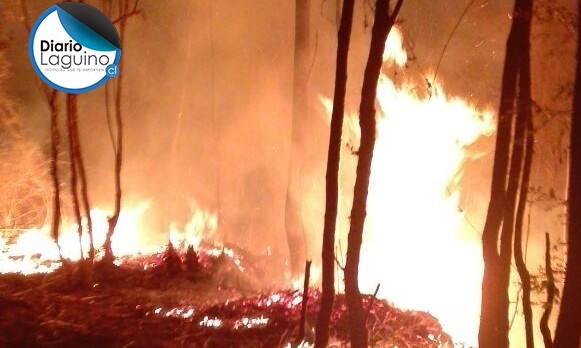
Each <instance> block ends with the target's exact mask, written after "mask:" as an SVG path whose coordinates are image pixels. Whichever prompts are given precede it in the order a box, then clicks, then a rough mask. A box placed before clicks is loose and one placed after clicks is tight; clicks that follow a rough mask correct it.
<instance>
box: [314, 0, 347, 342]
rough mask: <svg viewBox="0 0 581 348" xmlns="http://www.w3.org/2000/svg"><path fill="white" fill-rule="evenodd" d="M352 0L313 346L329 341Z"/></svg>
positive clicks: (338, 86)
mask: <svg viewBox="0 0 581 348" xmlns="http://www.w3.org/2000/svg"><path fill="white" fill-rule="evenodd" d="M354 4H355V0H345V3H344V4H343V10H342V15H341V24H340V25H339V33H338V42H337V65H336V67H335V93H334V96H333V112H332V115H331V130H330V136H329V150H328V155H327V174H326V201H325V224H324V229H323V246H322V255H321V256H322V272H323V275H322V294H321V309H320V311H319V316H318V318H317V329H316V337H315V348H325V347H327V345H328V343H329V322H330V320H331V313H332V311H333V302H334V300H335V229H336V223H337V209H338V208H337V206H338V204H339V164H340V159H341V132H342V128H343V118H344V115H345V94H346V92H347V63H348V56H349V44H350V41H351V28H352V27H353V9H354Z"/></svg>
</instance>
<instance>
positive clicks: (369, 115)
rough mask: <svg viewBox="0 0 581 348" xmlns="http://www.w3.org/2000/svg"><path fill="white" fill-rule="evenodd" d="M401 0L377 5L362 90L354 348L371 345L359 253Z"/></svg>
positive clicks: (351, 253)
mask: <svg viewBox="0 0 581 348" xmlns="http://www.w3.org/2000/svg"><path fill="white" fill-rule="evenodd" d="M402 2H403V1H402V0H400V1H399V2H398V4H397V6H396V10H394V13H393V15H391V16H390V14H389V0H377V2H376V7H375V20H374V23H373V29H372V32H371V46H370V49H369V57H368V59H367V66H366V67H365V75H364V77H363V87H362V89H361V104H360V108H359V126H360V128H361V142H360V146H359V160H358V162H357V170H356V175H357V176H356V179H355V187H354V190H353V207H352V209H351V226H350V229H349V235H348V243H349V244H348V247H347V259H346V263H345V297H346V302H347V307H348V310H349V330H350V336H351V347H353V348H366V347H367V328H366V325H365V318H366V315H365V311H364V310H363V305H362V303H361V293H360V292H359V283H358V276H359V256H360V255H359V254H360V252H361V244H362V242H363V227H364V224H365V217H366V215H367V193H368V190H369V177H370V175H371V162H372V159H373V149H374V147H375V135H376V134H375V133H376V120H375V98H376V94H377V81H378V79H379V73H380V72H381V66H382V64H383V52H384V50H385V41H386V39H387V35H388V34H389V31H390V29H391V27H392V26H393V23H394V21H395V17H396V16H397V13H398V11H399V9H400V8H401V4H402Z"/></svg>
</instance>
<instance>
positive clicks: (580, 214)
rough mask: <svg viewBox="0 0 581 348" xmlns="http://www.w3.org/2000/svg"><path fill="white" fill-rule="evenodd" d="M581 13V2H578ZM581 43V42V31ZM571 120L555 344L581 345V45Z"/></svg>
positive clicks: (578, 51)
mask: <svg viewBox="0 0 581 348" xmlns="http://www.w3.org/2000/svg"><path fill="white" fill-rule="evenodd" d="M578 6H579V8H578V10H579V14H580V15H581V3H580V4H578ZM577 33H578V43H581V31H577ZM575 79H576V80H575V95H574V97H573V115H572V122H571V144H570V165H569V168H570V169H569V192H568V213H567V219H568V221H567V222H568V224H567V227H568V229H569V230H568V240H567V245H568V253H567V268H566V272H565V285H564V287H563V300H562V301H561V309H560V312H559V319H558V321H557V330H556V331H555V347H559V348H560V347H565V348H569V347H571V348H578V347H579V346H580V340H581V296H579V294H581V45H578V48H577V72H576V76H575Z"/></svg>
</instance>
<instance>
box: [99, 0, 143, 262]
mask: <svg viewBox="0 0 581 348" xmlns="http://www.w3.org/2000/svg"><path fill="white" fill-rule="evenodd" d="M115 5H117V9H114V8H113V7H114V6H115ZM138 5H139V0H134V1H132V0H120V1H118V2H113V1H111V0H103V7H104V9H105V13H107V14H108V15H109V17H111V14H112V13H113V12H114V11H116V13H117V15H118V17H117V18H116V19H114V20H113V23H115V24H117V25H118V30H119V37H120V39H121V43H123V42H124V39H125V29H126V27H127V20H128V19H129V18H130V17H131V16H133V15H135V14H138V13H139V12H140V10H139V9H138ZM109 84H113V86H114V87H112V89H113V95H114V98H113V100H114V115H115V129H116V133H115V135H116V136H115V137H113V138H114V140H113V138H112V141H113V148H114V150H115V171H114V172H115V200H114V209H113V214H112V215H111V216H109V219H108V220H109V228H108V230H107V235H106V236H105V243H104V245H103V247H104V249H105V256H104V260H105V261H106V262H112V261H113V258H114V256H113V250H112V249H111V238H112V237H113V233H114V232H115V227H116V226H117V221H118V220H119V215H120V213H121V198H122V191H121V169H122V166H123V108H122V100H123V59H121V60H120V61H119V75H118V76H117V77H116V78H115V79H114V80H112V81H110V82H109V83H108V85H109ZM107 88H108V87H107ZM105 93H106V95H108V93H109V90H108V89H107V90H106V91H105ZM107 104H108V103H107ZM106 107H107V109H109V105H106ZM107 112H109V110H107ZM107 120H108V121H109V118H108V119H107ZM109 126H110V128H111V127H112V126H111V125H109Z"/></svg>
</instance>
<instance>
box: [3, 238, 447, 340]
mask: <svg viewBox="0 0 581 348" xmlns="http://www.w3.org/2000/svg"><path fill="white" fill-rule="evenodd" d="M207 250H212V249H207ZM187 255H188V253H187V252H181V251H180V250H179V249H178V250H176V249H173V248H168V249H166V251H165V252H163V253H160V254H155V255H149V256H142V257H134V258H123V259H120V260H118V261H119V263H120V264H121V266H109V267H105V266H104V265H102V264H96V266H95V267H94V269H93V271H92V275H91V278H92V281H91V282H90V283H89V284H88V285H83V286H81V285H79V284H75V283H74V282H71V278H70V273H69V272H71V271H72V272H73V273H75V275H74V276H73V278H72V279H78V278H80V277H78V272H79V271H80V269H81V267H79V264H78V263H71V264H69V265H67V267H62V268H60V269H57V270H56V271H55V272H52V273H49V274H33V275H27V276H25V275H20V274H4V275H1V276H0V332H1V333H2V334H0V346H2V347H284V346H288V344H289V343H294V342H295V340H296V335H297V331H298V322H299V317H300V310H301V306H302V302H303V298H302V294H301V293H300V292H299V291H295V290H283V291H280V290H272V289H270V290H259V289H258V288H257V287H256V282H255V281H254V279H256V277H255V276H251V274H253V273H256V272H257V271H256V270H254V269H253V268H252V267H251V265H247V264H246V263H245V264H244V267H242V265H241V264H240V263H241V261H240V260H245V261H247V260H248V259H245V258H243V257H240V256H236V255H239V253H237V252H235V251H234V250H232V252H228V253H222V254H219V255H217V254H213V253H212V252H200V255H199V259H198V260H199V266H200V267H199V268H197V269H196V270H195V271H193V272H192V269H190V270H189V271H188V268H187V267H185V266H184V265H185V262H186V260H188V257H187ZM233 255H234V256H233ZM176 257H177V259H176ZM190 260H191V256H190ZM237 260H238V262H237ZM144 264H147V265H149V266H148V267H144V266H143V265H144ZM66 268H68V271H65V269H66ZM319 296H320V293H319V292H318V291H315V290H313V291H311V292H310V296H309V299H308V302H307V303H308V307H307V309H308V310H307V327H306V328H307V330H306V332H307V336H306V340H307V341H308V342H311V341H312V333H313V327H314V323H315V320H316V315H317V312H318V308H319ZM364 302H365V306H366V307H367V308H368V309H369V317H368V328H369V330H370V338H371V342H370V343H371V344H372V345H373V347H395V346H397V347H445V346H446V345H449V344H450V343H449V342H450V341H451V340H450V337H449V336H448V335H446V334H445V333H444V332H443V331H442V328H441V326H440V324H439V323H438V322H437V320H436V319H435V318H434V317H432V316H430V315H429V314H426V313H422V312H414V311H402V310H399V309H397V308H394V307H392V306H390V305H389V304H388V303H386V302H385V301H383V300H378V299H373V300H372V297H370V296H367V297H365V298H364ZM346 314H347V313H346V307H345V302H344V298H343V296H341V295H339V296H338V298H337V301H336V306H335V309H334V313H333V317H332V336H333V337H334V342H335V343H334V346H336V347H342V346H345V343H344V342H345V341H346V340H347V338H348V326H347V320H346V319H347V317H346Z"/></svg>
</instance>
